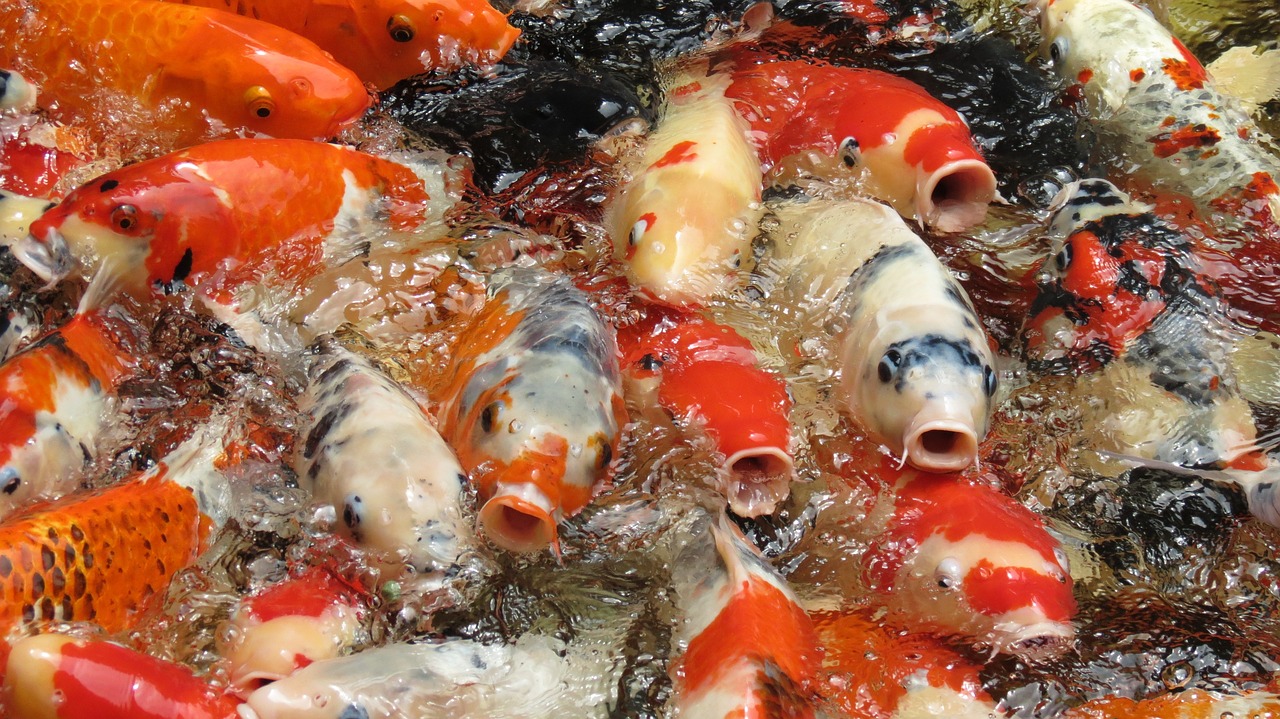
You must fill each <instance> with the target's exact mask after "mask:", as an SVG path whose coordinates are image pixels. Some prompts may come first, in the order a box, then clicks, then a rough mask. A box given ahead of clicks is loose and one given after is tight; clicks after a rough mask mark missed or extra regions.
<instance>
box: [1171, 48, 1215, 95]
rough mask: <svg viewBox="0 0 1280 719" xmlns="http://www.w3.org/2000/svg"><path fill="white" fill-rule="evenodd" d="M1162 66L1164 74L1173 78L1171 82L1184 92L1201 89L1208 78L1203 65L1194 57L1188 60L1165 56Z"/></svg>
mask: <svg viewBox="0 0 1280 719" xmlns="http://www.w3.org/2000/svg"><path fill="white" fill-rule="evenodd" d="M1184 50H1185V48H1184ZM1188 57H1190V55H1188ZM1163 67H1164V72H1165V74H1166V75H1168V76H1169V79H1171V80H1173V84H1174V85H1176V86H1177V87H1178V89H1179V90H1182V91H1184V92H1185V91H1187V90H1199V89H1202V88H1203V87H1204V84H1205V82H1206V81H1207V80H1208V75H1207V74H1206V73H1205V70H1204V66H1202V65H1201V64H1200V63H1199V62H1197V61H1196V59H1195V58H1191V61H1190V62H1188V61H1186V60H1177V59H1174V58H1169V57H1167V58H1165V59H1164V62H1163Z"/></svg>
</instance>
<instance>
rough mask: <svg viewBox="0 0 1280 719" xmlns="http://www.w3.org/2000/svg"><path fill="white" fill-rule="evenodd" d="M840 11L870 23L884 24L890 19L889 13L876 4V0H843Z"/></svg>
mask: <svg viewBox="0 0 1280 719" xmlns="http://www.w3.org/2000/svg"><path fill="white" fill-rule="evenodd" d="M840 12H843V13H844V14H845V15H848V16H849V17H854V18H857V19H859V20H861V21H863V22H865V23H866V24H868V25H883V24H884V23H887V22H889V19H890V18H889V13H887V12H885V11H884V10H883V9H881V8H880V6H879V5H876V4H875V2H874V0H841V2H840Z"/></svg>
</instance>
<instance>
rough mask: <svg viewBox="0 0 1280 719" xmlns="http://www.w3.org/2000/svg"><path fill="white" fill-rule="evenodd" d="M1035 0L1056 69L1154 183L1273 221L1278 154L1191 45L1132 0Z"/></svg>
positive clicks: (1278, 191)
mask: <svg viewBox="0 0 1280 719" xmlns="http://www.w3.org/2000/svg"><path fill="white" fill-rule="evenodd" d="M1035 6H1036V7H1037V8H1038V10H1039V14H1040V24H1041V28H1042V30H1043V35H1044V45H1043V47H1044V51H1045V52H1046V53H1047V54H1048V55H1049V57H1050V58H1051V59H1052V61H1053V64H1054V68H1055V70H1056V71H1057V73H1058V74H1059V75H1060V76H1062V78H1063V79H1064V80H1065V81H1066V82H1068V83H1076V84H1078V85H1079V86H1080V88H1081V92H1082V93H1083V99H1084V101H1085V107H1086V112H1087V113H1088V115H1089V116H1090V117H1091V118H1092V119H1093V120H1095V121H1096V122H1099V123H1101V124H1102V128H1103V130H1104V133H1105V135H1106V136H1108V137H1107V138H1106V139H1111V140H1114V141H1116V142H1118V143H1119V149H1120V153H1121V156H1122V157H1123V158H1124V159H1125V160H1126V162H1127V163H1128V164H1131V165H1136V166H1137V167H1138V170H1137V172H1138V173H1139V174H1140V175H1142V176H1143V179H1144V180H1145V181H1146V182H1147V183H1149V184H1152V185H1158V186H1160V187H1163V188H1169V189H1175V190H1178V191H1180V192H1182V193H1183V194H1185V195H1186V196H1187V197H1190V198H1192V199H1193V200H1194V201H1195V202H1197V203H1198V204H1199V205H1200V207H1201V209H1202V211H1204V212H1206V213H1213V212H1214V211H1217V212H1219V213H1222V214H1225V215H1226V216H1236V215H1242V217H1239V218H1238V219H1243V220H1245V221H1246V222H1252V223H1256V224H1258V225H1262V226H1265V227H1270V228H1275V226H1276V224H1277V223H1278V222H1280V187H1277V182H1280V160H1277V159H1276V158H1275V156H1273V155H1272V154H1270V153H1269V152H1268V151H1267V149H1265V147H1264V145H1266V144H1268V143H1269V140H1268V138H1267V137H1266V135H1265V134H1264V133H1263V132H1262V131H1261V130H1259V129H1258V128H1257V126H1256V125H1254V123H1253V122H1252V121H1251V120H1250V119H1249V116H1248V114H1247V113H1246V112H1244V111H1243V110H1242V109H1241V108H1240V107H1238V105H1237V103H1236V101H1235V100H1233V99H1232V98H1229V97H1227V96H1225V95H1223V94H1222V93H1220V92H1218V90H1217V89H1216V88H1215V86H1214V84H1213V81H1212V79H1211V78H1210V77H1209V75H1208V73H1207V72H1206V71H1205V69H1204V66H1203V65H1201V64H1200V62H1199V61H1198V60H1197V59H1196V58H1195V57H1194V56H1193V55H1192V54H1191V53H1190V52H1189V51H1188V50H1187V48H1186V46H1185V45H1183V44H1182V43H1181V42H1179V41H1178V39H1177V38H1175V37H1174V36H1173V35H1171V34H1170V33H1169V31H1168V30H1167V29H1165V27H1164V26H1162V25H1161V24H1160V23H1159V21H1157V20H1156V19H1155V18H1154V17H1153V16H1152V15H1151V14H1150V13H1148V12H1146V11H1145V10H1143V9H1142V8H1140V7H1138V6H1136V5H1134V4H1132V3H1130V2H1128V0H1036V2H1035ZM1246 227H1247V225H1246ZM1272 241H1273V242H1274V241H1275V240H1272ZM1272 254H1273V256H1274V251H1273V253H1272Z"/></svg>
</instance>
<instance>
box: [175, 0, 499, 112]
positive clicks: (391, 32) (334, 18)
mask: <svg viewBox="0 0 1280 719" xmlns="http://www.w3.org/2000/svg"><path fill="white" fill-rule="evenodd" d="M168 1H169V2H180V3H182V4H183V5H198V6H201V7H209V8H216V9H218V10H227V11H229V12H234V13H238V14H240V15H246V16H249V17H253V18H255V19H257V20H262V21H265V22H269V23H271V24H272V25H277V26H279V27H282V28H284V29H286V30H289V31H290V32H295V33H297V34H299V35H301V36H302V37H305V38H306V39H308V40H310V41H312V42H314V43H315V44H316V45H318V46H320V48H321V49H322V50H324V51H325V52H327V53H329V54H330V55H333V58H334V59H335V60H337V61H338V62H339V63H341V64H342V65H343V66H344V67H348V68H350V69H351V70H353V71H354V72H355V73H356V74H357V75H359V76H360V79H361V80H363V81H365V82H367V83H369V84H371V85H373V86H374V89H376V90H378V91H379V92H382V91H383V90H387V89H390V88H391V86H392V85H395V84H396V83H397V82H400V81H401V80H404V79H405V78H408V77H412V76H414V75H421V74H423V73H426V72H432V71H436V72H453V71H455V70H460V69H462V68H464V67H467V66H469V65H475V66H481V67H487V66H490V65H493V64H495V63H497V62H498V61H499V60H501V59H502V56H503V55H506V54H507V51H508V50H510V49H511V46H512V45H513V44H514V43H515V41H516V38H518V37H520V31H519V30H517V29H516V28H514V27H512V26H511V24H510V23H509V22H507V18H506V16H505V15H503V14H502V13H500V12H498V11H497V10H495V9H494V8H493V6H492V5H490V4H489V3H488V2H485V0H320V1H318V2H317V1H316V0H312V1H310V2H307V3H305V4H299V3H296V2H289V0H250V1H249V2H244V1H243V0H241V1H240V2H234V3H233V2H230V0H168Z"/></svg>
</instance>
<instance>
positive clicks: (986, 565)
mask: <svg viewBox="0 0 1280 719" xmlns="http://www.w3.org/2000/svg"><path fill="white" fill-rule="evenodd" d="M880 469H881V473H882V476H883V477H885V478H888V479H890V480H892V484H891V485H890V486H891V489H889V491H886V492H884V493H883V494H882V495H881V499H880V501H881V502H886V503H891V506H886V507H884V511H885V514H886V515H887V516H888V517H889V518H888V519H887V521H886V522H885V523H884V524H883V526H882V528H881V529H878V530H877V532H876V533H875V536H874V538H873V539H872V540H871V543H870V547H869V548H868V550H867V553H866V554H865V555H864V557H863V559H862V566H863V568H864V569H863V572H864V577H865V579H866V581H867V585H868V587H869V588H870V589H871V590H872V591H873V592H876V593H877V594H878V595H880V596H882V597H883V598H884V602H885V605H886V607H887V608H888V610H889V612H890V615H891V616H892V617H893V618H894V620H895V622H896V623H898V624H899V625H901V626H903V627H906V628H908V629H910V630H911V631H929V632H935V633H939V634H945V635H952V636H962V637H967V638H969V639H972V640H975V641H977V642H978V643H981V644H985V645H989V646H991V647H992V649H993V650H994V651H996V652H1002V653H1008V654H1016V655H1019V656H1022V657H1030V658H1034V657H1039V656H1046V655H1054V654H1059V653H1061V652H1062V651H1064V650H1065V649H1067V648H1068V647H1069V646H1070V645H1071V643H1072V641H1073V640H1074V637H1075V629H1074V627H1073V625H1072V620H1073V618H1074V616H1075V612H1076V602H1075V597H1074V595H1073V593H1072V580H1071V574H1070V572H1069V568H1068V566H1067V556H1066V553H1065V552H1064V551H1063V549H1062V546H1061V544H1060V543H1059V542H1058V541H1057V540H1056V539H1055V538H1054V537H1053V535H1051V534H1049V532H1048V530H1046V528H1045V525H1044V522H1043V520H1041V519H1040V517H1039V516H1038V515H1037V514H1035V513H1034V512H1032V511H1031V510H1029V509H1027V508H1026V507H1024V506H1022V505H1021V504H1019V503H1018V502H1017V501H1016V500H1014V499H1013V498H1012V497H1009V496H1008V495H1005V494H1003V493H1001V492H999V491H997V490H995V489H992V488H991V487H990V486H988V485H985V484H982V483H980V482H972V481H969V480H966V479H964V478H963V477H960V476H957V475H954V474H933V473H921V472H917V471H915V470H910V469H908V470H905V471H898V470H894V469H893V468H891V467H890V466H889V462H888V461H887V460H885V461H882V462H881V468H880ZM873 511H875V510H873Z"/></svg>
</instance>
